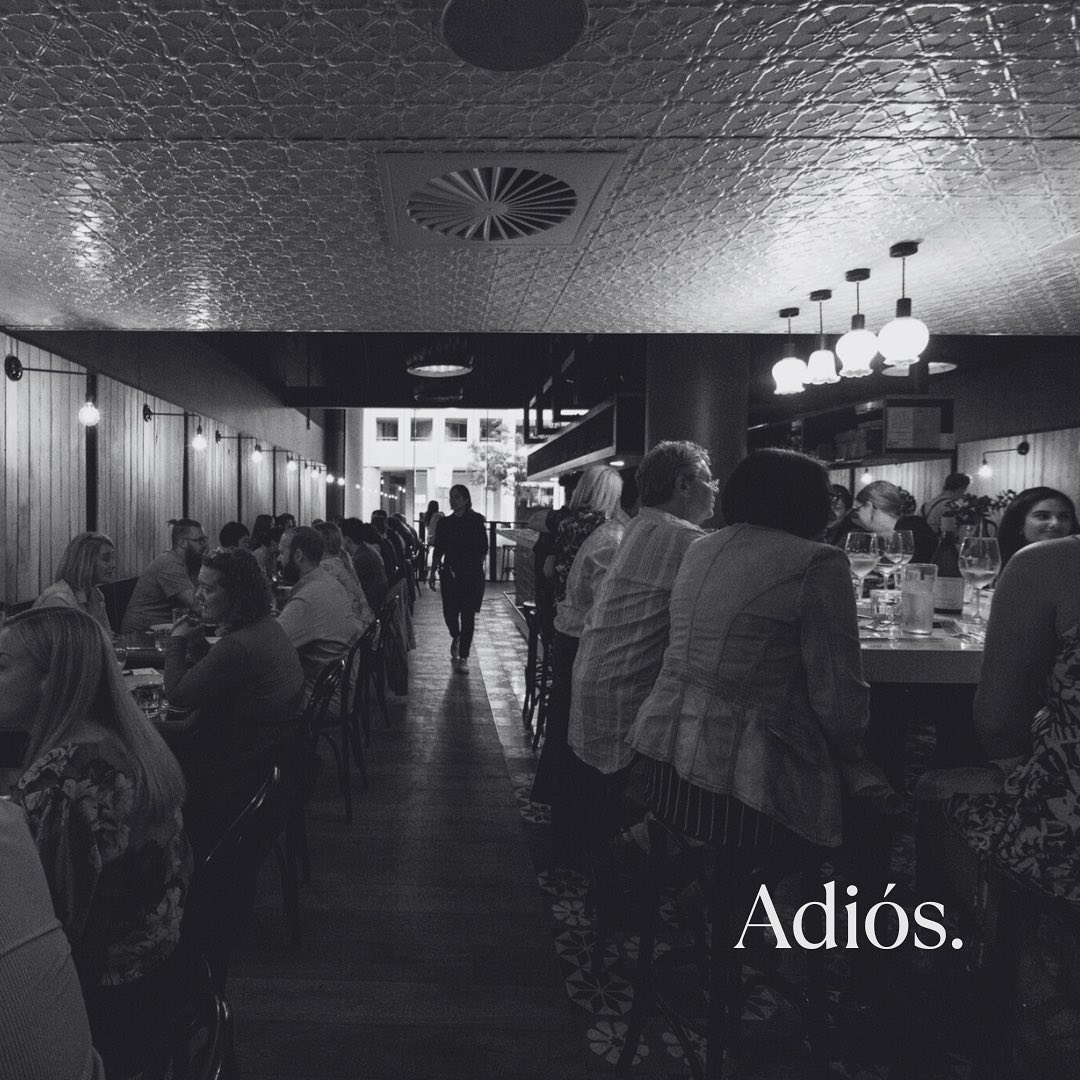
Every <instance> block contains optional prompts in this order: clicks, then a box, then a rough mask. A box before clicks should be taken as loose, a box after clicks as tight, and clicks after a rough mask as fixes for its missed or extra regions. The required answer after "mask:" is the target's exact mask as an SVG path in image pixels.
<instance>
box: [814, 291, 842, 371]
mask: <svg viewBox="0 0 1080 1080" xmlns="http://www.w3.org/2000/svg"><path fill="white" fill-rule="evenodd" d="M810 299H811V301H813V302H814V303H816V304H817V306H818V347H817V348H816V349H815V350H814V351H813V352H812V353H811V354H810V359H809V360H807V361H806V381H807V382H808V383H810V384H812V385H813V386H822V385H824V384H826V383H834V382H839V381H840V376H839V375H837V374H836V357H835V356H834V355H833V351H832V349H830V348H827V347H826V345H825V317H824V315H823V314H822V308H821V305H822V303H823V302H824V301H825V300H830V299H832V290H831V289H817V290H816V291H815V292H812V293H811V294H810Z"/></svg>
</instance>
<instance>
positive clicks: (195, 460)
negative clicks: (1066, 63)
mask: <svg viewBox="0 0 1080 1080" xmlns="http://www.w3.org/2000/svg"><path fill="white" fill-rule="evenodd" d="M199 423H202V429H203V434H204V435H205V436H206V444H207V445H206V449H205V450H201V451H197V450H191V449H190V448H189V449H188V452H187V453H188V469H189V475H190V489H189V490H190V496H189V511H190V513H191V516H192V517H193V518H195V520H196V521H198V522H199V523H200V524H201V525H202V527H203V531H204V532H205V533H206V535H207V537H208V538H209V542H210V546H211V547H216V546H217V542H218V534H219V533H220V532H221V527H222V525H224V524H225V523H226V522H227V521H235V520H236V504H237V500H238V489H237V483H238V480H239V477H238V472H237V465H236V462H237V456H238V454H239V452H240V451H239V447H240V442H239V441H238V440H237V439H235V438H230V437H228V436H235V435H236V434H238V433H237V432H236V431H233V430H232V428H230V427H228V426H227V425H222V424H219V423H218V422H217V421H215V420H213V419H210V418H207V417H193V418H192V419H191V420H190V421H189V428H190V430H191V432H192V433H194V431H195V426H196V425H197V424H199ZM215 431H220V432H221V434H222V435H224V436H226V438H224V439H222V441H221V442H217V441H215V439H214V432H215ZM246 517H247V515H246V512H245V520H246ZM248 527H249V528H250V522H248Z"/></svg>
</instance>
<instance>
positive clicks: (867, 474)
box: [859, 469, 874, 484]
mask: <svg viewBox="0 0 1080 1080" xmlns="http://www.w3.org/2000/svg"><path fill="white" fill-rule="evenodd" d="M873 479H874V474H873V473H872V472H871V471H870V470H869V469H863V472H862V476H860V477H859V483H860V484H869V483H870V481H871V480H873Z"/></svg>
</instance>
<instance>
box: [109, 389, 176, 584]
mask: <svg viewBox="0 0 1080 1080" xmlns="http://www.w3.org/2000/svg"><path fill="white" fill-rule="evenodd" d="M144 403H145V404H147V405H149V406H150V408H151V409H153V410H154V412H155V413H171V412H179V411H180V410H179V408H178V407H177V406H176V405H174V404H172V402H169V401H163V400H162V399H161V398H156V397H151V396H149V395H147V394H144V393H142V392H141V391H139V390H136V389H135V388H134V387H132V386H127V385H125V384H124V383H121V382H117V381H116V380H115V379H109V378H106V377H105V376H99V378H98V407H99V408H100V409H101V423H100V424H98V432H99V435H98V526H99V528H100V531H101V532H104V533H107V534H108V535H109V536H111V537H112V539H113V541H114V542H115V543H116V553H117V577H119V578H127V577H135V576H136V575H138V574H139V573H140V572H141V571H142V569H143V567H144V566H146V564H147V563H149V562H150V561H151V560H152V559H154V558H155V557H156V556H158V555H160V554H161V553H162V552H163V551H168V549H169V524H168V523H169V519H170V518H177V517H180V516H181V510H182V508H183V484H184V420H183V417H180V416H155V417H154V418H153V420H151V421H150V422H149V423H146V422H145V421H144V420H143V418H142V407H143V404H144Z"/></svg>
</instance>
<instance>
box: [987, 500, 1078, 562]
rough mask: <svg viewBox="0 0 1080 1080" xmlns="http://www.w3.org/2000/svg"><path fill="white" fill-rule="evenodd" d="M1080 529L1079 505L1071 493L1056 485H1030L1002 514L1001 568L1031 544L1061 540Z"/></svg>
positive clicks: (999, 539)
mask: <svg viewBox="0 0 1080 1080" xmlns="http://www.w3.org/2000/svg"><path fill="white" fill-rule="evenodd" d="M1077 532H1080V525H1078V524H1077V521H1076V506H1075V505H1074V504H1073V501H1072V499H1070V498H1069V496H1068V495H1066V494H1065V493H1064V492H1063V491H1058V490H1057V489H1056V488H1052V487H1033V488H1027V489H1026V490H1025V491H1021V492H1020V494H1019V495H1017V496H1016V498H1015V499H1013V501H1012V502H1011V503H1009V505H1008V506H1007V507H1005V512H1004V513H1003V514H1002V515H1001V523H1000V524H999V525H998V531H997V538H998V550H999V551H1000V552H1001V569H1002V570H1004V569H1005V567H1006V566H1007V565H1008V563H1009V560H1010V559H1011V558H1012V557H1013V556H1014V555H1015V554H1016V553H1017V552H1018V551H1019V550H1020V549H1021V548H1023V547H1026V546H1027V545H1028V544H1034V543H1037V542H1038V541H1039V540H1060V539H1061V537H1063V536H1072V535H1073V534H1075V533H1077Z"/></svg>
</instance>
